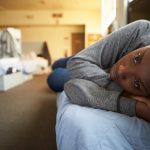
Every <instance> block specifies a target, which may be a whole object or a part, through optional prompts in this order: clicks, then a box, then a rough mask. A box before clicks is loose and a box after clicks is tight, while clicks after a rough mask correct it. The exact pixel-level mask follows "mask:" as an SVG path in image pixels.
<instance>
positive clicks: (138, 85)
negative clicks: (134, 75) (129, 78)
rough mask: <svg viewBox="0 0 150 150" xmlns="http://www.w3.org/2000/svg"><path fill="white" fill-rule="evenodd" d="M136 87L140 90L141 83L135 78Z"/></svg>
mask: <svg viewBox="0 0 150 150" xmlns="http://www.w3.org/2000/svg"><path fill="white" fill-rule="evenodd" d="M134 88H136V89H138V90H139V89H140V83H139V81H138V80H134Z"/></svg>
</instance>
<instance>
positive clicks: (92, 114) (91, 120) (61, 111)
mask: <svg viewBox="0 0 150 150" xmlns="http://www.w3.org/2000/svg"><path fill="white" fill-rule="evenodd" d="M57 108H58V109H57V121H56V141H57V147H58V150H150V123H148V122H146V121H144V120H142V119H139V118H137V117H128V116H126V115H123V114H119V113H115V112H110V111H105V110H100V109H93V108H89V107H82V106H78V105H74V104H71V103H70V102H69V101H68V98H67V96H66V95H65V92H62V93H61V94H59V95H58V97H57Z"/></svg>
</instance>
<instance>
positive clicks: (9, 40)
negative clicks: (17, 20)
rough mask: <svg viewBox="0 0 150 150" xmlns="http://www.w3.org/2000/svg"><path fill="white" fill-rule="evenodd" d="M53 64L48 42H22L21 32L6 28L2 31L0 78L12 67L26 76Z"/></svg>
mask: <svg viewBox="0 0 150 150" xmlns="http://www.w3.org/2000/svg"><path fill="white" fill-rule="evenodd" d="M50 64H51V57H50V52H49V49H48V46H47V43H46V42H22V41H21V30H19V29H16V28H10V27H9V28H6V29H4V30H2V31H0V76H2V75H5V74H6V72H7V70H8V69H9V68H10V67H13V68H15V69H17V70H20V71H22V72H23V73H25V74H35V73H37V72H38V71H41V70H42V69H46V68H48V66H49V65H50Z"/></svg>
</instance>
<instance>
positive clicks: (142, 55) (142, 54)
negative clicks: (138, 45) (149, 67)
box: [140, 50, 147, 63]
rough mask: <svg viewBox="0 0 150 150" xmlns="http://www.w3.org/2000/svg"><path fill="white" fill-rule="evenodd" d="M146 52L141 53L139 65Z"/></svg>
mask: <svg viewBox="0 0 150 150" xmlns="http://www.w3.org/2000/svg"><path fill="white" fill-rule="evenodd" d="M146 52H147V50H145V51H144V52H141V58H140V63H142V61H143V58H144V56H145V53H146Z"/></svg>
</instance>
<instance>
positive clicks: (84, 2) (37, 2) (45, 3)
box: [0, 0, 100, 11]
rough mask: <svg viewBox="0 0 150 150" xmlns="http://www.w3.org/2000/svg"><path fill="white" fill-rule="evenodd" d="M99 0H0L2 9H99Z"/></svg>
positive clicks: (0, 8) (0, 9)
mask: <svg viewBox="0 0 150 150" xmlns="http://www.w3.org/2000/svg"><path fill="white" fill-rule="evenodd" d="M99 9H100V0H0V11H3V10H99Z"/></svg>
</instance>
